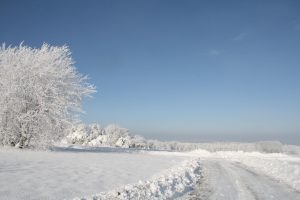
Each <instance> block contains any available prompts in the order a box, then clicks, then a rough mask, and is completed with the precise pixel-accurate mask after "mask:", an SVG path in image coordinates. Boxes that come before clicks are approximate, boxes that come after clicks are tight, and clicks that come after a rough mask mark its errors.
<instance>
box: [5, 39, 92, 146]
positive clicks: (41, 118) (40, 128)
mask: <svg viewBox="0 0 300 200" xmlns="http://www.w3.org/2000/svg"><path fill="white" fill-rule="evenodd" d="M87 79H88V78H87V76H84V75H82V74H80V73H79V72H78V71H77V70H76V68H75V66H74V61H73V59H72V57H71V52H70V50H69V48H68V47H67V46H62V47H56V46H50V45H48V44H43V45H42V46H41V48H31V47H27V46H24V45H22V44H21V45H20V46H17V47H6V46H5V45H2V47H1V48H0V143H2V144H3V145H12V146H18V147H21V148H22V147H28V146H35V147H45V146H48V145H49V144H51V143H52V142H54V141H55V140H57V139H59V138H61V137H62V136H64V135H65V134H66V132H67V131H68V129H69V128H70V127H71V125H73V124H74V123H76V122H77V121H78V116H79V113H80V112H82V108H81V104H82V100H83V99H84V97H88V96H90V95H91V94H92V93H93V92H95V88H94V86H93V85H91V84H89V83H88V82H87Z"/></svg>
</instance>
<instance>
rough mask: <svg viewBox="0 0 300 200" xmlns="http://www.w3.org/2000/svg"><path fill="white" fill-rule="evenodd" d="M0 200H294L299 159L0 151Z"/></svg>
mask: <svg viewBox="0 0 300 200" xmlns="http://www.w3.org/2000/svg"><path fill="white" fill-rule="evenodd" d="M0 196H1V198H3V199H98V200H100V199H101V200H102V199H105V200H106V199H119V200H121V199H122V200H127V199H131V200H138V199H145V200H147V199H149V200H150V199H166V200H167V199H185V200H186V199H190V200H194V199H202V200H205V199H210V200H217V199H222V200H252V199H253V200H254V199H258V200H264V199H266V200H269V199H274V200H282V199H285V200H294V199H295V200H298V199H300V157H299V156H297V155H296V156H292V155H287V154H280V153H273V154H264V153H258V152H241V151H231V152H230V151H218V152H208V151H205V150H195V151H192V152H168V151H145V150H137V149H121V148H104V147H103V148H90V147H78V146H73V147H72V148H69V147H59V148H56V149H54V151H52V152H42V151H20V150H16V149H0Z"/></svg>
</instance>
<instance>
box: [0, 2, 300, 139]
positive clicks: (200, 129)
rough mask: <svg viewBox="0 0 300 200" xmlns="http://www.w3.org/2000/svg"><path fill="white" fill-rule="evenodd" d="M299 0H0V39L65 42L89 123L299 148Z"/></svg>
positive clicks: (148, 132)
mask: <svg viewBox="0 0 300 200" xmlns="http://www.w3.org/2000/svg"><path fill="white" fill-rule="evenodd" d="M299 11H300V3H299V1H296V0H295V1H288V0H285V1H283V0H282V1H195V0H188V1H183V0H182V1H175V0H172V1H171V0H169V1H167V0H165V1H156V0H151V1H144V0H141V1H122V0H119V1H116V0H107V1H71V0H69V1H68V0H64V1H44V0H41V1H38V0H36V1H12V0H6V1H5V0H0V42H1V43H3V42H5V43H6V44H12V45H17V44H19V43H20V42H22V41H24V43H25V44H26V45H30V46H34V47H39V46H41V44H42V43H43V42H47V43H49V44H52V45H63V44H67V45H69V47H70V49H71V51H72V52H73V58H74V60H75V61H76V67H77V68H78V70H79V71H80V72H82V73H84V74H89V76H90V78H91V80H90V82H92V83H94V84H95V85H96V87H97V89H98V93H97V94H95V95H94V98H93V99H90V100H87V101H85V103H84V109H85V110H86V114H85V115H84V116H83V121H85V122H88V123H89V122H100V123H102V124H108V123H110V122H114V123H117V124H119V125H121V126H123V127H127V128H128V129H130V130H131V132H133V133H136V134H142V135H144V136H146V137H149V138H158V139H174V140H176V139H179V140H193V141H200V140H202V141H204V140H243V141H254V140H260V139H268V140H269V139H279V140H281V141H283V142H288V143H295V144H300V65H299V63H300V12H299Z"/></svg>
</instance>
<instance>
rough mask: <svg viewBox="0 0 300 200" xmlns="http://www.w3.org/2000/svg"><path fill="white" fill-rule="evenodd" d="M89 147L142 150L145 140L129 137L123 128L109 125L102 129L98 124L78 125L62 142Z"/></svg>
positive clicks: (138, 137)
mask: <svg viewBox="0 0 300 200" xmlns="http://www.w3.org/2000/svg"><path fill="white" fill-rule="evenodd" d="M62 143H65V144H77V145H83V146H90V147H122V148H144V147H145V140H144V139H143V138H142V137H140V136H133V135H129V132H128V130H127V129H125V128H120V127H119V126H117V125H115V124H110V125H108V126H107V127H105V128H102V127H101V126H100V125H99V124H90V125H86V124H79V125H77V126H74V127H73V128H72V129H71V133H70V134H69V135H67V136H66V138H65V139H64V140H63V141H62Z"/></svg>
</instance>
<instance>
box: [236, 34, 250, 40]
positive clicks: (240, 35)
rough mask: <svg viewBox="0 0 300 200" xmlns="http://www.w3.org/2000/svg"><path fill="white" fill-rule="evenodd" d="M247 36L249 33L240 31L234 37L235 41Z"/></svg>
mask: <svg viewBox="0 0 300 200" xmlns="http://www.w3.org/2000/svg"><path fill="white" fill-rule="evenodd" d="M246 36H247V33H240V34H238V35H237V36H235V37H234V38H233V40H234V41H241V40H243V39H245V37H246Z"/></svg>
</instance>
